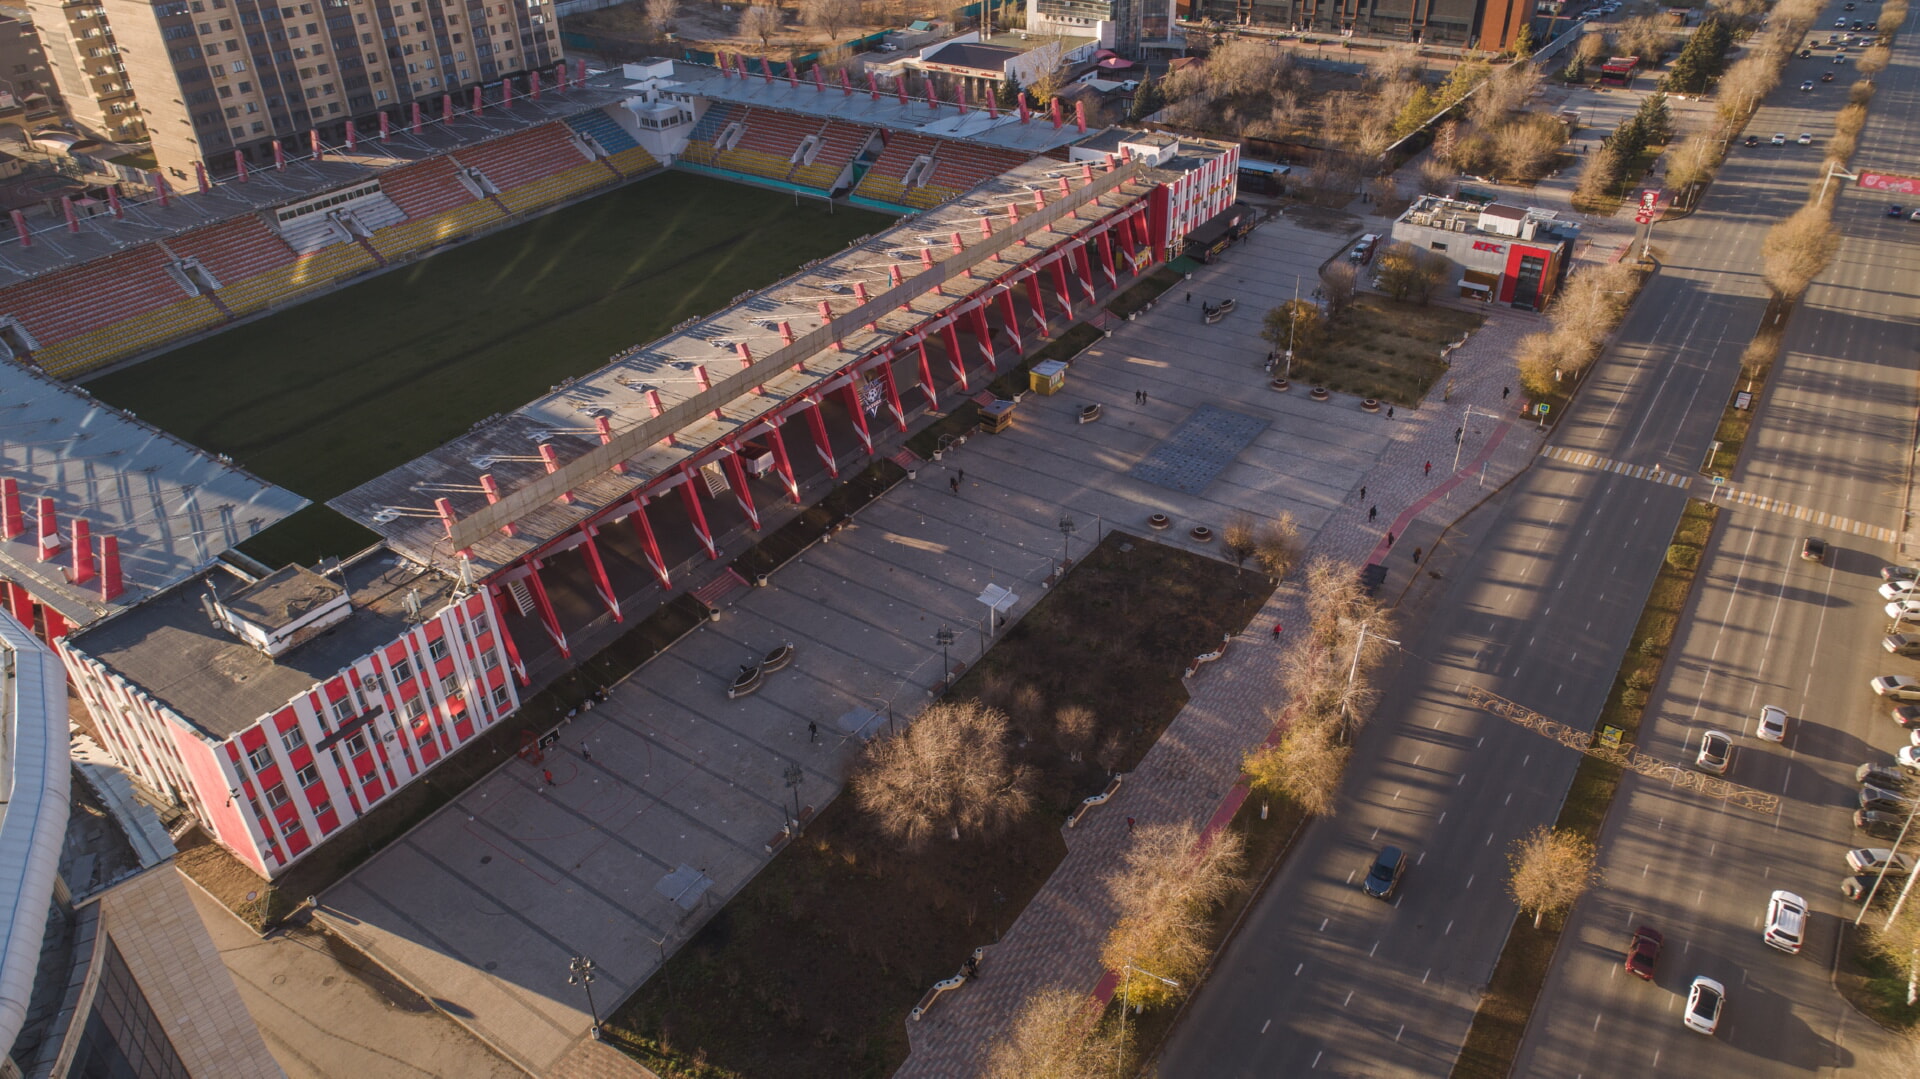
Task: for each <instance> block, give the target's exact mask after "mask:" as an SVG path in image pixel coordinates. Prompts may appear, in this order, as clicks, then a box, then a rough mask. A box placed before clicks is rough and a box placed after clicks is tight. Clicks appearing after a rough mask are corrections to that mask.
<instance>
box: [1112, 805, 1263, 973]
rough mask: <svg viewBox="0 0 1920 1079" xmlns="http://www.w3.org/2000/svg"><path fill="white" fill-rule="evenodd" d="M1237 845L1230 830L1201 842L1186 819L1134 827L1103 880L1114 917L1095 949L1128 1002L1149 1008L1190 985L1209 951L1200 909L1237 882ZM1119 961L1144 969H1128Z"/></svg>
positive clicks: (1239, 845) (1239, 854) (1211, 904)
mask: <svg viewBox="0 0 1920 1079" xmlns="http://www.w3.org/2000/svg"><path fill="white" fill-rule="evenodd" d="M1243 850H1244V847H1243V844H1242V843H1241V840H1240V836H1239V834H1238V833H1236V832H1232V831H1225V830H1223V831H1219V832H1216V833H1214V834H1213V836H1212V837H1210V838H1209V839H1208V840H1207V842H1205V843H1202V842H1201V840H1200V830H1199V829H1198V828H1195V827H1194V826H1193V824H1191V823H1190V822H1181V823H1179V824H1150V825H1146V826H1143V827H1141V828H1139V829H1138V830H1136V831H1135V832H1134V835H1133V841H1132V843H1131V844H1130V845H1129V846H1128V848H1127V853H1126V859H1125V862H1124V864H1123V865H1122V866H1121V868H1120V869H1119V870H1117V871H1116V872H1114V873H1112V874H1110V875H1109V876H1108V877H1107V879H1106V885H1107V890H1108V891H1109V892H1110V893H1111V894H1112V896H1113V899H1114V904H1115V906H1116V907H1118V908H1119V917H1118V919H1116V921H1115V923H1114V926H1113V928H1112V929H1111V930H1109V931H1108V933H1107V939H1106V941H1105V942H1104V943H1103V944H1102V945H1101V948H1100V961H1101V963H1103V964H1104V965H1105V966H1106V968H1107V969H1108V970H1117V971H1120V972H1121V976H1122V977H1123V978H1126V979H1127V989H1126V995H1127V1002H1128V1003H1130V1004H1133V1005H1138V1006H1142V1007H1148V1008H1151V1007H1157V1006H1159V1005H1161V1004H1165V1003H1168V1002H1170V1001H1173V1000H1176V999H1178V998H1179V997H1180V996H1182V995H1184V994H1186V993H1187V992H1189V991H1191V990H1192V988H1193V983H1194V981H1195V979H1196V978H1197V977H1198V976H1199V974H1200V971H1201V969H1202V968H1203V967H1204V966H1206V962H1207V956H1208V955H1209V954H1211V953H1210V950H1209V948H1208V944H1209V939H1210V933H1211V929H1212V926H1211V925H1210V924H1209V923H1208V921H1207V914H1208V913H1209V912H1210V911H1211V910H1212V909H1213V908H1214V907H1215V906H1217V905H1218V904H1219V903H1220V902H1221V901H1222V900H1224V899H1226V897H1227V896H1228V895H1230V894H1232V892H1233V891H1234V889H1236V888H1238V887H1239V886H1240V880H1239V878H1238V876H1237V875H1236V874H1237V873H1238V871H1239V869H1240V864H1241V858H1242V853H1243ZM1127 967H1133V968H1135V969H1136V970H1141V971H1149V972H1151V974H1150V976H1149V975H1141V974H1133V975H1131V976H1129V975H1128V972H1127V970H1126V969H1125V968H1127ZM1163 978H1164V979H1168V980H1170V981H1172V982H1174V983H1177V984H1174V985H1169V984H1167V982H1166V981H1162V980H1161V979H1163Z"/></svg>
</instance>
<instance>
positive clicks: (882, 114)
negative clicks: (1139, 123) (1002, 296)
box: [647, 60, 1087, 154]
mask: <svg viewBox="0 0 1920 1079" xmlns="http://www.w3.org/2000/svg"><path fill="white" fill-rule="evenodd" d="M672 64H673V74H672V75H671V76H668V77H667V79H666V80H665V81H663V82H654V83H650V84H649V85H650V86H651V87H653V88H655V89H659V90H663V91H666V92H668V93H684V94H693V95H696V96H699V97H705V98H711V99H712V100H715V101H731V102H734V103H736V104H740V105H758V106H761V107H763V108H769V109H782V110H785V111H787V112H797V113H800V114H801V115H804V116H820V117H827V118H832V119H836V120H844V121H846V122H847V123H850V124H865V125H868V126H870V127H884V128H890V129H892V130H895V131H911V132H914V133H916V134H921V135H929V136H934V137H938V138H943V139H965V140H967V141H969V142H977V143H980V144H982V145H985V146H997V147H1000V148H1002V149H1007V150H1022V151H1025V152H1027V153H1030V154H1041V153H1045V152H1047V151H1048V150H1055V149H1059V148H1060V147H1062V146H1067V145H1070V144H1072V143H1074V142H1077V141H1079V140H1081V139H1084V138H1086V137H1087V132H1085V131H1082V130H1080V129H1079V127H1078V126H1076V125H1075V124H1074V122H1073V119H1072V118H1071V117H1068V118H1067V119H1066V120H1065V122H1063V123H1062V124H1061V125H1060V126H1059V127H1055V126H1053V120H1052V119H1051V118H1049V117H1048V116H1046V115H1044V114H1043V113H1041V112H1039V111H1037V110H1036V111H1035V112H1034V113H1033V115H1032V117H1031V119H1029V120H1028V121H1027V122H1026V123H1021V122H1020V114H1019V112H1017V111H1012V110H1003V111H1002V112H1001V113H1000V115H999V116H997V117H995V116H993V115H991V114H990V113H989V112H988V111H987V108H986V106H985V105H984V104H983V103H978V102H976V103H974V104H972V105H970V106H968V108H967V111H966V112H964V113H963V112H961V111H960V107H959V105H958V104H957V103H956V102H953V101H941V102H939V103H938V104H937V106H936V105H934V104H931V103H929V102H928V101H927V99H926V97H925V96H924V91H923V92H922V93H920V94H916V93H915V92H914V90H913V89H911V88H909V89H908V91H907V100H906V103H905V104H902V103H901V101H900V97H899V93H898V91H896V90H895V89H894V87H893V86H892V85H891V84H890V83H889V84H882V85H881V86H880V89H879V91H878V93H877V95H876V93H875V92H874V91H873V90H872V89H870V88H868V87H866V86H853V87H850V88H849V87H843V86H841V85H839V83H837V82H833V81H823V82H822V83H820V84H816V83H815V82H814V81H813V79H812V77H811V75H809V76H808V77H806V78H800V79H797V80H795V81H796V82H797V83H798V85H795V84H794V83H793V82H789V81H788V80H787V79H785V78H782V77H780V76H774V77H773V78H772V79H767V78H764V77H763V76H761V75H760V74H758V73H755V74H752V75H749V76H748V77H747V78H744V79H743V78H740V77H738V76H728V75H724V74H722V73H721V71H720V69H719V68H717V67H707V66H705V65H702V64H689V63H687V62H685V61H683V60H675V61H672ZM665 66H666V64H665V63H660V64H653V65H648V67H647V70H649V71H654V70H659V69H661V68H664V67H665ZM670 84H678V85H670ZM909 87H911V83H909Z"/></svg>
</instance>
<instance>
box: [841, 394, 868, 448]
mask: <svg viewBox="0 0 1920 1079" xmlns="http://www.w3.org/2000/svg"><path fill="white" fill-rule="evenodd" d="M840 389H841V392H843V393H845V394H846V395H847V415H848V416H849V417H850V418H852V420H853V432H854V434H856V435H859V436H860V448H861V449H864V450H866V451H867V455H868V456H872V455H873V432H871V431H869V430H867V410H866V408H865V407H863V406H864V404H865V403H864V402H863V401H861V400H860V386H859V379H856V378H848V379H847V384H846V385H844V386H842V387H840Z"/></svg>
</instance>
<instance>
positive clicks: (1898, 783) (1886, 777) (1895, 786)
mask: <svg viewBox="0 0 1920 1079" xmlns="http://www.w3.org/2000/svg"><path fill="white" fill-rule="evenodd" d="M1853 781H1854V782H1855V783H1871V784H1873V785H1874V786H1876V787H1885V788H1887V789H1888V790H1890V791H1904V790H1906V789H1907V776H1906V774H1905V773H1903V772H1902V771H1900V769H1899V768H1898V767H1896V766H1894V765H1891V764H1874V763H1872V762H1868V763H1866V764H1863V765H1861V766H1860V767H1858V768H1855V769H1854V770H1853Z"/></svg>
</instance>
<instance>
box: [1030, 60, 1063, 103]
mask: <svg viewBox="0 0 1920 1079" xmlns="http://www.w3.org/2000/svg"><path fill="white" fill-rule="evenodd" d="M1068 74H1069V71H1068V70H1067V65H1065V64H1064V63H1062V64H1055V65H1054V66H1052V67H1050V68H1048V69H1047V70H1045V71H1043V72H1041V73H1040V77H1039V78H1037V79H1035V80H1033V81H1032V82H1030V83H1028V84H1027V96H1028V97H1030V98H1032V99H1033V103H1034V104H1035V105H1045V104H1046V103H1047V102H1049V101H1052V100H1053V99H1054V98H1056V97H1059V96H1060V91H1062V90H1065V89H1066V88H1067V82H1068V78H1067V76H1068Z"/></svg>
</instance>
